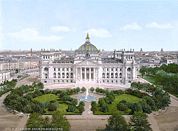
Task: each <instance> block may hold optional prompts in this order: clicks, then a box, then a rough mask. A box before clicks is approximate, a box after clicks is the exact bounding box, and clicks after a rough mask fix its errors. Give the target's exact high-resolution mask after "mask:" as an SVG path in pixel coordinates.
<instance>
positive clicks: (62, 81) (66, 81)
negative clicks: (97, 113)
mask: <svg viewBox="0 0 178 131" xmlns="http://www.w3.org/2000/svg"><path fill="white" fill-rule="evenodd" d="M53 82H54V83H72V82H73V80H53Z"/></svg>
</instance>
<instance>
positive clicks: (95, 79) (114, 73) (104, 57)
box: [40, 35, 137, 86]
mask: <svg viewBox="0 0 178 131" xmlns="http://www.w3.org/2000/svg"><path fill="white" fill-rule="evenodd" d="M41 57H42V62H41V69H40V74H41V81H42V82H43V83H44V84H67V83H68V84H69V83H74V84H76V85H79V86H80V85H81V84H83V83H86V84H87V83H90V84H91V83H93V84H96V85H97V86H98V85H99V84H116V85H125V84H128V83H131V82H132V80H134V79H135V78H136V77H137V64H136V63H135V57H134V51H133V50H130V51H125V50H120V51H113V52H111V51H100V50H98V49H97V48H96V47H95V46H94V45H93V44H91V43H90V38H89V35H87V37H86V41H85V43H84V44H83V45H81V46H80V47H79V49H77V50H75V51H53V52H52V51H42V52H41Z"/></svg>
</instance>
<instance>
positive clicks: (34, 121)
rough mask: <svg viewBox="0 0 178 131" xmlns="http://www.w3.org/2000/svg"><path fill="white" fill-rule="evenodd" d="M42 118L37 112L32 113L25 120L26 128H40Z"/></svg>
mask: <svg viewBox="0 0 178 131" xmlns="http://www.w3.org/2000/svg"><path fill="white" fill-rule="evenodd" d="M43 124H44V123H43V118H42V116H41V115H40V114H38V113H32V114H31V115H30V118H29V119H28V121H27V125H26V126H27V128H29V129H30V128H42V127H43Z"/></svg>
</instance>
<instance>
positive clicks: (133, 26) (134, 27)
mask: <svg viewBox="0 0 178 131" xmlns="http://www.w3.org/2000/svg"><path fill="white" fill-rule="evenodd" d="M120 30H122V31H127V30H142V26H141V25H139V24H137V23H132V24H127V25H125V26H123V27H121V28H120Z"/></svg>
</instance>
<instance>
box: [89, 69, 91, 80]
mask: <svg viewBox="0 0 178 131" xmlns="http://www.w3.org/2000/svg"><path fill="white" fill-rule="evenodd" d="M89 81H91V68H89Z"/></svg>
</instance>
